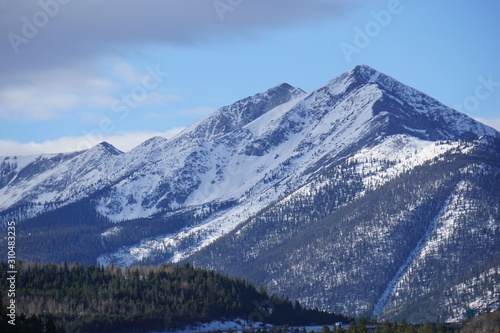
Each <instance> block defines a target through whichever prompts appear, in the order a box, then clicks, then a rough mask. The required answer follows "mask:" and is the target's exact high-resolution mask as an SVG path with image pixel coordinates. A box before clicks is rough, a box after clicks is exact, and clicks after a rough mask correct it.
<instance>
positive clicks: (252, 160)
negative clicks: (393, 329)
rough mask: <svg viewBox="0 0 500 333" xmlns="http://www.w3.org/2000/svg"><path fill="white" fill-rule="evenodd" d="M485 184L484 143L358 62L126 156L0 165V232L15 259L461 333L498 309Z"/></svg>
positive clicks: (490, 135)
mask: <svg viewBox="0 0 500 333" xmlns="http://www.w3.org/2000/svg"><path fill="white" fill-rule="evenodd" d="M499 173H500V133H499V132H497V131H495V130H494V129H492V128H490V127H487V126H485V125H483V124H481V123H479V122H477V121H475V120H473V119H472V118H470V117H468V116H466V115H464V114H462V113H459V112H457V111H455V110H453V109H450V108H448V107H446V106H445V105H443V104H441V103H439V102H438V101H436V100H434V99H432V98H431V97H429V96H427V95H425V94H423V93H422V92H420V91H417V90H415V89H413V88H411V87H408V86H406V85H404V84H402V83H400V82H398V81H396V80H395V79H393V78H391V77H389V76H387V75H385V74H382V73H380V72H377V71H376V70H374V69H372V68H370V67H368V66H357V67H355V68H353V69H352V70H350V71H349V72H346V73H344V74H342V75H340V76H338V77H337V78H335V79H333V80H332V81H330V82H328V83H326V84H325V85H324V86H322V87H320V88H318V89H316V90H314V91H312V92H310V93H305V92H304V91H302V90H301V89H298V88H295V87H292V86H290V85H288V84H281V85H278V86H276V87H274V88H271V89H269V90H267V91H265V92H263V93H260V94H256V95H254V96H251V97H248V98H245V99H242V100H240V101H237V102H236V103H234V104H232V105H230V106H226V107H222V108H220V109H219V110H217V111H215V112H214V113H213V114H211V115H208V116H207V117H205V118H204V119H201V120H200V121H198V122H197V123H195V124H193V125H192V126H190V127H188V128H186V129H185V130H184V131H183V132H181V133H179V134H178V135H177V136H175V137H174V138H171V139H169V140H166V139H164V138H160V137H156V138H152V139H150V140H148V141H146V142H144V143H143V144H141V145H139V146H138V147H136V148H135V149H133V150H131V151H129V152H127V153H122V152H120V151H118V150H116V149H115V148H113V147H112V146H111V145H109V144H107V143H102V144H100V145H98V146H96V147H94V148H92V149H90V150H87V151H83V152H78V153H71V154H58V155H42V156H31V157H5V158H0V174H1V175H2V180H1V181H0V209H2V210H1V212H0V223H2V225H5V224H6V223H7V222H8V221H10V220H15V221H17V222H18V240H19V247H20V250H19V255H20V256H21V257H22V258H23V259H26V260H37V261H55V262H58V261H64V260H68V261H75V260H78V261H82V262H84V263H95V262H96V261H97V262H99V263H101V264H111V263H113V264H119V265H122V266H127V265H131V264H137V263H139V264H151V263H160V262H179V261H185V262H190V263H193V264H194V265H196V266H200V267H204V268H210V269H215V270H217V271H219V272H224V273H227V274H229V275H230V276H234V277H244V278H246V279H248V280H250V281H251V282H252V283H254V284H256V285H264V286H266V287H267V289H268V290H269V291H271V292H276V293H279V294H282V295H287V296H288V297H290V298H294V299H299V300H300V301H301V302H302V303H304V304H305V305H307V306H311V307H314V306H317V307H319V308H321V309H325V310H329V311H334V312H337V313H345V314H349V315H364V316H377V317H379V318H383V319H399V318H402V317H405V318H406V319H407V320H412V321H417V322H418V321H424V320H425V321H445V320H458V319H460V318H461V315H462V313H463V312H464V311H465V310H466V309H468V308H474V309H477V310H480V311H485V310H489V309H494V308H497V307H498V306H499V301H498V300H499V299H500V297H499V296H500V289H499V287H498V286H499V285H500V283H499V282H500V280H499V275H498V271H499V268H500V263H499V261H498V259H497V258H499V257H500V256H499V254H500V253H499V250H500V249H499V244H498V241H497V239H498V236H499V221H500V218H499V213H498V212H499V208H500V207H499V206H500V198H499V193H500V187H499V183H498V180H499V179H500V177H498V176H499ZM437 309H439V310H437Z"/></svg>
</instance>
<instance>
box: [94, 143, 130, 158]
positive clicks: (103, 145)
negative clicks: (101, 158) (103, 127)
mask: <svg viewBox="0 0 500 333" xmlns="http://www.w3.org/2000/svg"><path fill="white" fill-rule="evenodd" d="M93 149H96V150H101V151H102V150H104V151H105V152H108V153H110V154H112V155H121V154H123V152H122V151H121V150H119V149H117V148H116V147H115V146H113V145H112V144H110V143H108V142H106V141H103V142H101V143H99V144H98V145H97V146H95V147H94V148H92V149H91V150H93Z"/></svg>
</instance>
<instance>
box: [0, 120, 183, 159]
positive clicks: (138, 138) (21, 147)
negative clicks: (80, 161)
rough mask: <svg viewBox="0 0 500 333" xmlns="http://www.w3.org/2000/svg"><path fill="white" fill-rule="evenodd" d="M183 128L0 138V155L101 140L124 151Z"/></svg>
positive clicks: (35, 152)
mask: <svg viewBox="0 0 500 333" xmlns="http://www.w3.org/2000/svg"><path fill="white" fill-rule="evenodd" d="M183 129H184V128H183V127H178V128H173V129H170V130H168V131H166V132H148V131H136V132H117V133H116V134H113V135H109V136H106V135H103V136H95V135H86V136H79V137H64V138H59V139H56V140H49V141H45V142H28V143H20V142H16V141H10V140H0V156H14V155H38V154H49V153H67V152H72V151H78V150H83V149H89V148H91V147H93V146H95V145H97V144H99V143H100V142H102V141H106V142H108V143H110V144H112V145H113V146H115V147H116V148H118V149H120V150H121V151H125V152H126V151H129V150H130V149H132V148H134V147H136V146H138V145H139V144H141V143H142V142H144V141H146V140H147V139H150V138H152V137H154V136H162V137H165V138H167V139H168V138H171V137H173V136H175V135H176V134H178V133H180V132H181V131H182V130H183Z"/></svg>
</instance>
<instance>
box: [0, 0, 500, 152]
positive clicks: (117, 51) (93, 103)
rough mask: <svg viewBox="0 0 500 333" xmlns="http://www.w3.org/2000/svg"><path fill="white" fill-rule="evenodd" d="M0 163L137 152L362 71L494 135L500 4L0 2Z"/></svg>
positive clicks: (498, 123) (499, 94)
mask: <svg viewBox="0 0 500 333" xmlns="http://www.w3.org/2000/svg"><path fill="white" fill-rule="evenodd" d="M0 35H2V36H3V37H2V39H1V40H0V59H2V61H1V63H0V155H18V154H35V153H49V152H51V153H53V152H66V151H71V150H80V149H86V148H89V147H90V146H92V145H94V144H96V143H98V142H100V141H103V140H106V141H108V142H110V143H112V144H113V145H115V146H116V147H118V148H119V149H122V150H125V151H126V150H129V149H131V148H132V147H134V146H136V145H138V144H140V143H141V142H142V141H143V140H145V139H147V138H149V137H152V136H155V135H163V136H166V137H168V136H171V135H173V134H174V133H176V132H178V131H179V130H181V129H182V128H183V127H185V126H187V125H189V124H191V123H192V122H194V121H196V120H197V119H199V118H200V117H203V116H204V115H206V114H208V113H210V112H211V111H213V110H215V109H217V108H219V107H221V106H224V105H228V104H231V103H233V102H235V101H236V100H238V99H241V98H244V97H246V96H249V95H252V94H255V93H258V92H261V91H264V90H267V89H268V88H271V87H273V86H275V85H278V84H280V83H282V82H287V83H289V84H291V85H294V86H297V87H300V88H302V89H303V90H305V91H311V90H313V89H316V88H318V87H320V86H321V85H323V84H325V83H326V82H327V81H329V80H331V79H332V78H334V77H335V76H337V75H339V74H341V73H343V72H345V71H347V70H349V69H351V68H352V67H354V66H355V65H357V64H366V65H370V66H372V67H374V68H375V69H377V70H379V71H381V72H383V73H386V74H388V75H391V76H393V77H394V78H396V79H398V80H400V81H402V82H403V83H406V84H408V85H410V86H413V87H415V88H417V89H419V90H421V91H423V92H424V93H427V94H429V95H430V96H432V97H434V98H436V99H438V100H440V101H441V102H443V103H444V104H446V105H448V106H450V107H454V108H457V109H459V110H460V111H462V112H465V113H467V114H469V115H470V116H472V117H474V118H476V119H479V120H481V121H483V122H485V123H487V124H489V125H491V126H493V127H495V128H497V129H500V65H499V59H500V43H499V42H498V36H500V3H499V2H498V1H493V0H484V1H476V2H472V1H465V0H456V1H430V0H419V1H415V0H413V1H412V0H399V1H398V0H385V1H379V0H366V1H363V0H353V1H347V0H338V1H335V0H267V1H264V0H209V1H199V0H183V1H180V0H179V1H175V0H146V1H141V2H139V1H130V0H108V1H106V2H102V1H98V0H88V1H85V2H83V1H82V2H77V1H75V0H40V1H38V2H35V1H25V0H22V1H14V0H0Z"/></svg>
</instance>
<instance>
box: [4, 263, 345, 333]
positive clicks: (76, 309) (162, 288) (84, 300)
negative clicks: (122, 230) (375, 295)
mask: <svg viewBox="0 0 500 333" xmlns="http://www.w3.org/2000/svg"><path fill="white" fill-rule="evenodd" d="M0 271H1V272H2V276H1V282H0V288H2V289H1V290H8V289H9V288H8V280H7V275H6V274H7V273H6V272H7V271H8V267H7V265H6V264H5V263H2V264H0ZM16 285H17V290H16V295H15V302H16V315H17V316H18V319H17V323H16V326H15V327H13V326H12V325H9V324H7V323H6V322H5V320H6V318H7V317H6V315H5V313H4V311H5V308H6V306H4V305H5V304H6V303H7V301H8V299H7V295H4V299H3V300H2V306H1V308H2V313H1V318H2V320H4V321H3V322H1V324H0V325H1V326H0V327H1V328H2V330H1V331H2V332H8V331H13V332H43V331H44V330H45V331H47V332H49V331H52V332H56V331H65V332H147V331H154V330H156V331H162V330H168V329H175V328H182V327H184V326H185V325H188V324H195V323H199V322H210V321H213V320H223V319H241V320H251V321H257V320H262V321H264V322H267V323H272V324H293V325H306V324H310V323H325V324H327V323H332V322H336V321H342V320H343V321H344V322H346V321H348V320H349V319H348V318H346V317H343V316H337V315H333V314H329V313H326V312H323V311H318V310H308V309H304V308H303V307H302V306H301V305H300V304H299V303H298V302H291V301H289V300H287V299H284V298H280V297H278V296H270V295H268V294H267V292H266V291H265V290H264V289H259V290H257V289H255V288H254V287H253V286H252V285H250V284H249V283H247V282H245V281H244V280H241V279H230V278H228V277H226V276H224V275H221V274H217V273H214V272H211V271H206V270H202V269H194V268H192V267H191V266H189V265H186V266H176V265H161V266H149V267H144V266H142V267H130V268H126V269H123V270H122V269H120V268H118V267H116V266H108V267H106V268H104V267H100V266H97V267H96V266H93V265H90V266H88V267H86V268H84V267H83V266H81V265H71V266H68V265H66V264H65V265H62V266H58V265H53V264H43V265H40V264H27V263H24V264H20V265H19V266H18V274H17V281H16ZM7 329H8V330H7Z"/></svg>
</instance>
